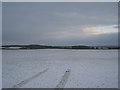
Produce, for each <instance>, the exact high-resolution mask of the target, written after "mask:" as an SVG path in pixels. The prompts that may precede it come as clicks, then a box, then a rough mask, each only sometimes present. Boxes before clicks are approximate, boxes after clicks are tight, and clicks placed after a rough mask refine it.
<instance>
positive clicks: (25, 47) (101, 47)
mask: <svg viewBox="0 0 120 90" xmlns="http://www.w3.org/2000/svg"><path fill="white" fill-rule="evenodd" d="M2 49H120V47H117V46H85V45H77V46H48V45H37V44H30V45H3V46H2Z"/></svg>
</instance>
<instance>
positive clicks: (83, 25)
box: [2, 2, 118, 46]
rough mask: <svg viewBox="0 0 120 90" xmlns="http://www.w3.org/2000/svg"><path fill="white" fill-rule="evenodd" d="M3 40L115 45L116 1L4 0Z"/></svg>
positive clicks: (29, 42) (16, 42)
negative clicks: (16, 0) (43, 0)
mask: <svg viewBox="0 0 120 90" xmlns="http://www.w3.org/2000/svg"><path fill="white" fill-rule="evenodd" d="M2 43H3V45H7V44H42V45H109V46H111V45H117V44H118V3H117V2H56V3H55V2H16V3H15V2H11V3H9V2H3V3H2Z"/></svg>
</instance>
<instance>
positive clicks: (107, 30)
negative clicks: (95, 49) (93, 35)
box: [96, 25, 118, 33]
mask: <svg viewBox="0 0 120 90" xmlns="http://www.w3.org/2000/svg"><path fill="white" fill-rule="evenodd" d="M115 26H116V25H110V26H98V27H96V29H99V30H101V32H102V33H118V28H115Z"/></svg>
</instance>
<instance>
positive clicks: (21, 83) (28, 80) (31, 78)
mask: <svg viewBox="0 0 120 90" xmlns="http://www.w3.org/2000/svg"><path fill="white" fill-rule="evenodd" d="M48 69H49V68H47V69H45V70H43V71H42V72H39V73H37V74H35V75H34V76H32V77H30V78H27V79H25V80H23V81H21V82H20V83H18V84H16V85H14V86H13V88H20V87H22V86H23V85H25V84H26V83H28V82H30V81H31V80H33V79H34V78H36V77H38V76H39V75H41V74H43V73H45V72H47V71H48Z"/></svg>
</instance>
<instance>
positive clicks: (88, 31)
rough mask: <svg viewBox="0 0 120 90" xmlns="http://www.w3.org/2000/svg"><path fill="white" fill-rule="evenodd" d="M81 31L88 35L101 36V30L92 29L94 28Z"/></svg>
mask: <svg viewBox="0 0 120 90" xmlns="http://www.w3.org/2000/svg"><path fill="white" fill-rule="evenodd" d="M83 31H84V32H85V33H88V34H101V33H103V32H102V31H101V30H99V29H97V28H94V27H87V28H84V29H83Z"/></svg>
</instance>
